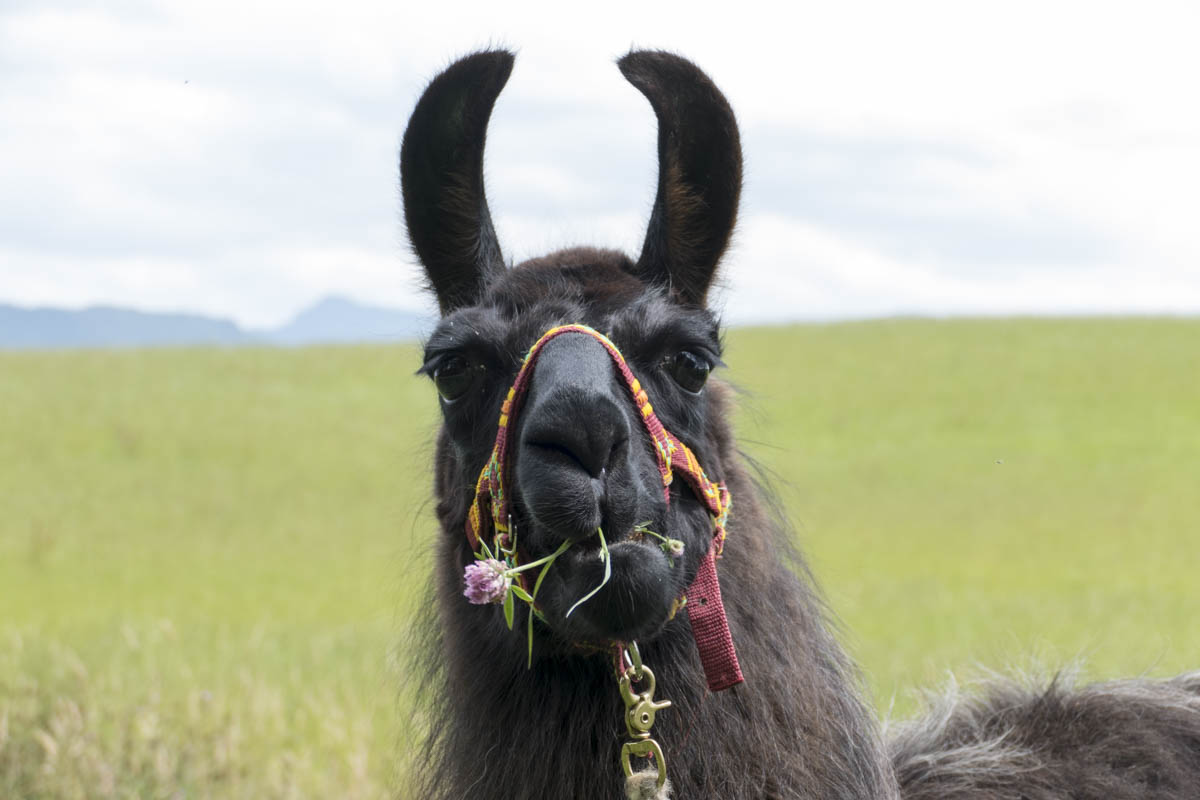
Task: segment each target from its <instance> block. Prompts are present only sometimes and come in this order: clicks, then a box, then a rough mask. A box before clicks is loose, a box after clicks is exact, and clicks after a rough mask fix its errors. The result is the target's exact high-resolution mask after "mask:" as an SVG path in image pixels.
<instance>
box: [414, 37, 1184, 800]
mask: <svg viewBox="0 0 1200 800" xmlns="http://www.w3.org/2000/svg"><path fill="white" fill-rule="evenodd" d="M618 65H619V67H620V70H621V72H622V73H623V74H624V76H625V78H626V79H627V80H629V81H630V82H631V83H632V84H633V85H634V86H635V87H636V88H637V89H638V90H639V91H641V92H642V94H643V95H645V97H646V98H647V99H648V100H649V101H650V104H651V106H652V107H653V110H654V112H655V114H656V116H657V119H658V126H659V133H658V156H659V179H658V190H657V195H656V198H655V201H654V206H653V210H652V212H651V216H650V222H649V225H648V228H647V232H646V238H645V242H644V244H643V247H642V251H641V253H640V254H639V256H638V257H637V258H636V260H635V259H632V258H630V257H628V256H626V255H625V254H623V253H619V252H615V251H611V250H600V249H592V248H574V249H568V250H563V251H560V252H556V253H552V254H550V255H547V256H545V257H541V258H535V259H532V260H529V261H526V262H524V263H522V264H519V265H516V266H513V267H507V266H506V265H505V262H504V259H503V255H502V251H501V248H500V245H499V243H498V241H497V238H496V234H495V231H494V229H493V226H492V222H491V218H490V214H489V210H488V204H487V200H486V196H485V192H484V185H483V169H482V167H483V152H484V140H485V136H486V130H487V124H488V120H489V117H490V115H491V110H492V107H493V105H494V103H495V100H496V98H497V96H498V95H499V93H500V91H501V89H502V88H503V87H504V85H505V83H506V82H507V80H508V77H509V74H510V72H511V69H512V66H513V56H512V55H511V54H510V53H508V52H505V51H499V50H497V51H485V52H479V53H476V54H473V55H471V56H468V57H466V58H463V59H461V60H459V61H457V62H455V63H454V64H452V65H451V66H450V67H449V68H448V69H446V70H445V71H444V72H442V73H441V74H440V75H438V76H437V77H436V78H435V79H434V80H433V81H432V82H431V83H430V85H429V86H428V87H427V89H426V90H425V92H424V94H423V96H422V97H421V99H420V101H419V102H418V104H417V106H416V108H415V110H414V111H413V114H412V117H411V119H410V122H409V125H408V128H407V131H406V132H405V135H404V139H403V143H402V146H401V153H400V171H401V184H402V193H403V201H404V213H405V221H406V224H407V229H408V235H409V238H410V241H411V242H412V245H413V248H414V250H415V252H416V254H417V256H418V258H419V259H420V261H421V263H422V265H423V266H424V269H425V273H426V277H427V279H428V283H429V287H430V289H431V290H432V292H433V293H434V295H435V296H436V298H437V301H438V304H439V307H440V310H441V320H440V322H439V324H438V325H437V327H436V329H435V330H434V331H433V333H432V334H431V335H430V337H429V339H428V341H427V342H426V345H425V352H424V363H423V366H422V368H421V371H422V372H423V373H425V374H427V375H428V376H430V377H431V378H432V380H433V382H434V383H435V385H436V387H437V390H438V393H439V395H440V401H439V402H440V404H441V409H442V412H443V425H442V427H441V429H440V432H439V434H438V437H437V445H436V456H435V468H434V491H435V495H436V514H437V518H438V522H439V525H440V529H441V530H440V535H439V536H438V538H437V541H436V561H435V564H436V566H435V575H434V583H435V594H436V603H435V607H436V610H437V614H436V618H435V619H431V620H429V624H428V626H427V630H426V632H425V635H426V638H427V641H426V642H424V643H423V646H422V647H421V648H420V651H421V652H422V653H424V654H426V657H425V662H426V663H424V664H423V674H424V675H425V683H424V687H425V700H426V702H427V703H428V705H429V712H430V713H429V715H428V718H429V720H430V724H429V727H430V730H429V733H428V741H427V743H426V745H425V747H424V748H422V749H421V750H420V753H419V755H418V756H417V758H415V759H414V762H415V764H414V769H413V775H412V781H413V785H412V786H411V787H409V788H410V789H411V796H414V797H422V798H464V797H470V798H475V799H476V800H483V799H485V798H506V799H507V798H550V797H563V798H579V799H590V798H596V799H597V800H600V799H601V798H604V799H611V800H617V798H622V797H646V798H651V797H666V796H668V793H669V792H673V796H675V797H679V798H730V799H735V798H822V799H823V800H831V799H835V798H871V799H872V800H898V798H901V797H903V798H908V799H910V800H925V798H934V797H937V798H963V799H964V800H966V798H971V799H972V800H993V799H994V800H1001V799H1002V798H1003V799H1008V798H1012V799H1013V800H1016V798H1030V799H1031V800H1034V799H1037V800H1040V799H1041V798H1047V799H1048V798H1064V797H1078V798H1085V797H1086V798H1101V797H1104V798H1133V797H1139V798H1141V797H1154V798H1183V797H1190V798H1194V797H1196V796H1198V794H1200V677H1197V676H1193V677H1190V678H1189V677H1184V678H1180V679H1177V680H1175V681H1170V682H1160V683H1150V682H1130V683H1124V684H1112V685H1100V686H1096V687H1090V688H1088V689H1084V690H1081V691H1077V692H1076V691H1071V690H1069V689H1066V688H1062V687H1059V686H1057V685H1052V686H1050V687H1049V688H1048V689H1045V690H1042V691H1038V692H1032V691H1022V690H1018V689H1016V688H1014V687H1011V686H1001V687H998V688H997V689H996V690H995V691H994V692H993V693H992V694H991V695H990V696H989V697H987V698H985V699H975V700H968V701H963V702H960V703H957V704H954V705H951V706H948V707H947V708H946V709H944V710H943V711H942V712H941V713H936V714H933V715H931V716H930V718H929V719H928V720H926V721H923V722H918V723H914V724H913V725H912V726H910V727H907V728H903V729H901V731H900V732H899V733H898V734H897V735H895V736H894V737H893V739H892V741H891V743H890V744H886V743H885V742H884V741H883V737H882V736H881V734H880V730H879V725H878V723H877V721H876V720H875V719H874V717H873V715H872V713H871V712H870V710H869V709H868V707H867V704H866V702H865V701H864V700H863V697H862V694H861V690H860V686H859V677H858V674H857V672H856V669H855V667H854V665H853V664H852V663H851V662H850V660H849V659H848V658H847V656H846V655H845V653H844V652H843V651H842V649H841V648H840V646H839V645H838V643H837V641H836V639H835V637H834V636H833V634H832V633H831V630H832V624H831V620H830V614H829V612H828V611H827V609H826V607H825V605H824V604H823V601H822V598H821V596H820V594H819V592H818V591H817V589H816V588H815V583H814V580H813V578H812V576H811V575H810V573H809V571H808V569H807V568H806V566H805V563H804V561H803V559H802V557H801V555H800V554H799V553H798V552H797V551H796V550H795V549H794V548H793V546H792V545H791V541H792V537H791V536H790V535H789V532H788V529H787V526H786V524H785V523H784V522H783V520H782V518H781V516H780V515H779V514H778V513H776V512H775V511H774V510H773V508H772V506H771V504H770V503H769V502H768V500H767V499H766V495H765V494H764V492H763V490H762V488H761V487H760V486H758V485H757V483H756V481H755V479H754V478H753V476H752V474H751V473H750V472H749V471H748V469H747V467H746V465H745V463H744V462H743V459H742V458H741V457H740V455H739V453H738V450H737V447H736V443H735V441H734V439H733V436H732V433H731V430H730V426H729V423H728V421H727V420H728V419H729V415H730V414H729V412H730V407H731V402H732V396H731V392H730V390H729V389H728V388H727V386H725V385H724V384H723V383H722V382H721V381H720V380H719V379H717V378H715V377H713V378H710V376H709V373H710V372H711V370H712V369H713V368H714V367H715V366H716V365H718V364H719V363H720V356H721V344H720V341H721V340H720V331H719V326H718V322H717V319H716V318H715V316H714V315H713V313H712V312H711V311H710V310H708V309H707V307H706V297H707V294H708V290H709V287H710V286H711V284H712V282H713V279H714V276H715V275H716V272H717V267H718V263H719V262H720V260H721V257H722V255H723V253H724V251H725V249H726V246H727V244H728V242H729V239H730V235H731V233H732V231H733V228H734V223H735V219H736V216H737V207H738V197H739V193H740V189H741V180H742V159H741V147H740V143H739V136H738V129H737V125H736V122H735V119H734V115H733V112H732V111H731V109H730V107H729V104H728V103H727V102H726V100H725V98H724V97H723V96H722V95H721V93H720V92H719V91H718V90H717V88H716V87H715V86H714V85H713V84H712V82H711V81H710V80H709V79H708V77H707V76H705V75H704V73H702V72H701V71H700V70H699V69H697V68H696V67H695V66H694V65H692V64H691V63H689V62H688V61H686V60H684V59H682V58H679V57H677V56H674V55H671V54H668V53H663V52H651V51H635V52H631V53H629V54H628V55H626V56H625V57H623V58H622V59H620V61H619V62H618ZM510 387H512V389H511V391H510ZM714 531H715V532H716V535H714ZM726 533H727V534H728V538H727V540H726V539H725V538H724V535H725V534H726ZM496 548H502V550H503V552H496ZM718 553H719V554H720V556H721V557H720V558H719V560H714V559H715V556H716V555H717V554H718ZM518 565H520V566H521V567H522V568H524V569H525V571H524V572H522V573H521V574H520V575H517V574H516V572H515V570H516V569H517V567H518ZM714 566H715V570H716V572H715V576H713V573H712V570H713V569H714ZM535 567H536V568H537V572H536V573H535V572H534V570H533V568H535ZM472 570H474V571H472ZM489 570H490V571H489ZM464 575H466V579H464ZM535 575H537V579H536V580H534V576H535ZM706 576H709V577H711V578H712V580H711V583H706V580H707V578H706ZM716 576H719V590H718V589H717V587H716V586H715V585H714V584H717V578H716ZM464 580H466V583H465V584H464ZM597 587H599V589H598V590H597ZM464 590H465V591H464ZM464 594H466V595H468V597H464ZM514 595H516V596H517V597H518V599H519V600H521V601H528V613H524V612H525V611H526V606H525V604H524V603H522V604H521V610H522V613H514V605H515V601H514ZM468 598H469V599H470V600H472V602H468ZM489 600H492V601H496V602H495V604H491V603H489V602H488V601H489ZM581 601H582V602H581ZM681 603H682V607H681ZM714 641H716V642H717V644H716V645H714V644H713V643H714ZM730 642H732V647H730V646H729V645H730ZM643 664H644V665H645V667H647V668H652V672H647V671H646V670H645V669H643V668H642V666H641V665H643ZM742 676H744V678H745V680H744V682H741V680H740V679H741V677H742ZM647 678H649V680H647ZM639 693H644V694H639ZM651 701H653V702H651ZM663 701H669V703H670V705H669V707H666V706H664V705H663ZM639 703H640V705H639ZM627 710H629V711H631V712H633V713H631V714H630V715H629V720H628V721H626V711H627ZM655 711H658V713H657V714H655V713H654V712H655ZM639 715H640V719H638V718H637V717H638V716H639ZM651 736H652V737H653V738H652V739H651V738H650V737H651ZM651 741H652V742H653V743H654V748H651V747H650V745H649V744H647V742H651ZM628 747H633V748H634V749H633V750H632V751H630V750H628V749H623V748H628ZM656 748H657V749H656ZM649 753H655V755H653V756H652V757H650V758H647V757H646V756H647V754H649ZM623 763H629V764H630V765H631V769H630V770H629V771H628V773H632V775H631V777H628V778H627V777H625V776H624V775H623V774H622V770H621V766H620V765H622V764H623ZM664 772H665V774H666V775H667V776H668V777H669V783H665V784H664V783H662V782H661V781H659V780H658V777H659V775H660V773H664ZM628 773H627V774H628Z"/></svg>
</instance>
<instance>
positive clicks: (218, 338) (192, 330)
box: [0, 297, 432, 350]
mask: <svg viewBox="0 0 1200 800" xmlns="http://www.w3.org/2000/svg"><path fill="white" fill-rule="evenodd" d="M431 322H432V320H431V319H430V318H429V317H427V316H425V315H422V314H418V313H415V312H411V311H398V310H394V309H387V308H380V307H377V306H368V305H362V304H360V303H356V302H354V301H353V300H348V299H346V298H344V297H327V298H325V299H323V300H321V301H320V302H318V303H317V304H316V305H313V306H312V307H310V308H307V309H305V310H303V311H301V312H300V313H299V314H297V315H296V316H295V317H294V318H293V319H292V320H291V321H290V322H288V323H287V324H286V325H283V326H281V327H279V328H273V329H267V330H246V329H244V328H241V327H239V326H238V325H237V323H235V322H233V321H231V320H228V319H222V318H219V317H208V316H203V315H200V314H168V313H152V312H145V311H134V310H132V309H127V308H116V307H111V306H95V307H92V308H85V309H82V310H70V309H61V308H20V307H17V306H11V305H5V304H0V349H5V350H23V349H46V348H81V347H177V346H183V345H223V346H237V345H254V344H257V345H264V344H267V345H270V344H278V345H305V344H319V343H351V342H393V341H403V340H408V339H414V338H416V337H417V336H418V335H419V334H420V333H421V332H422V331H423V330H425V329H427V328H428V327H430V324H431Z"/></svg>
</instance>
